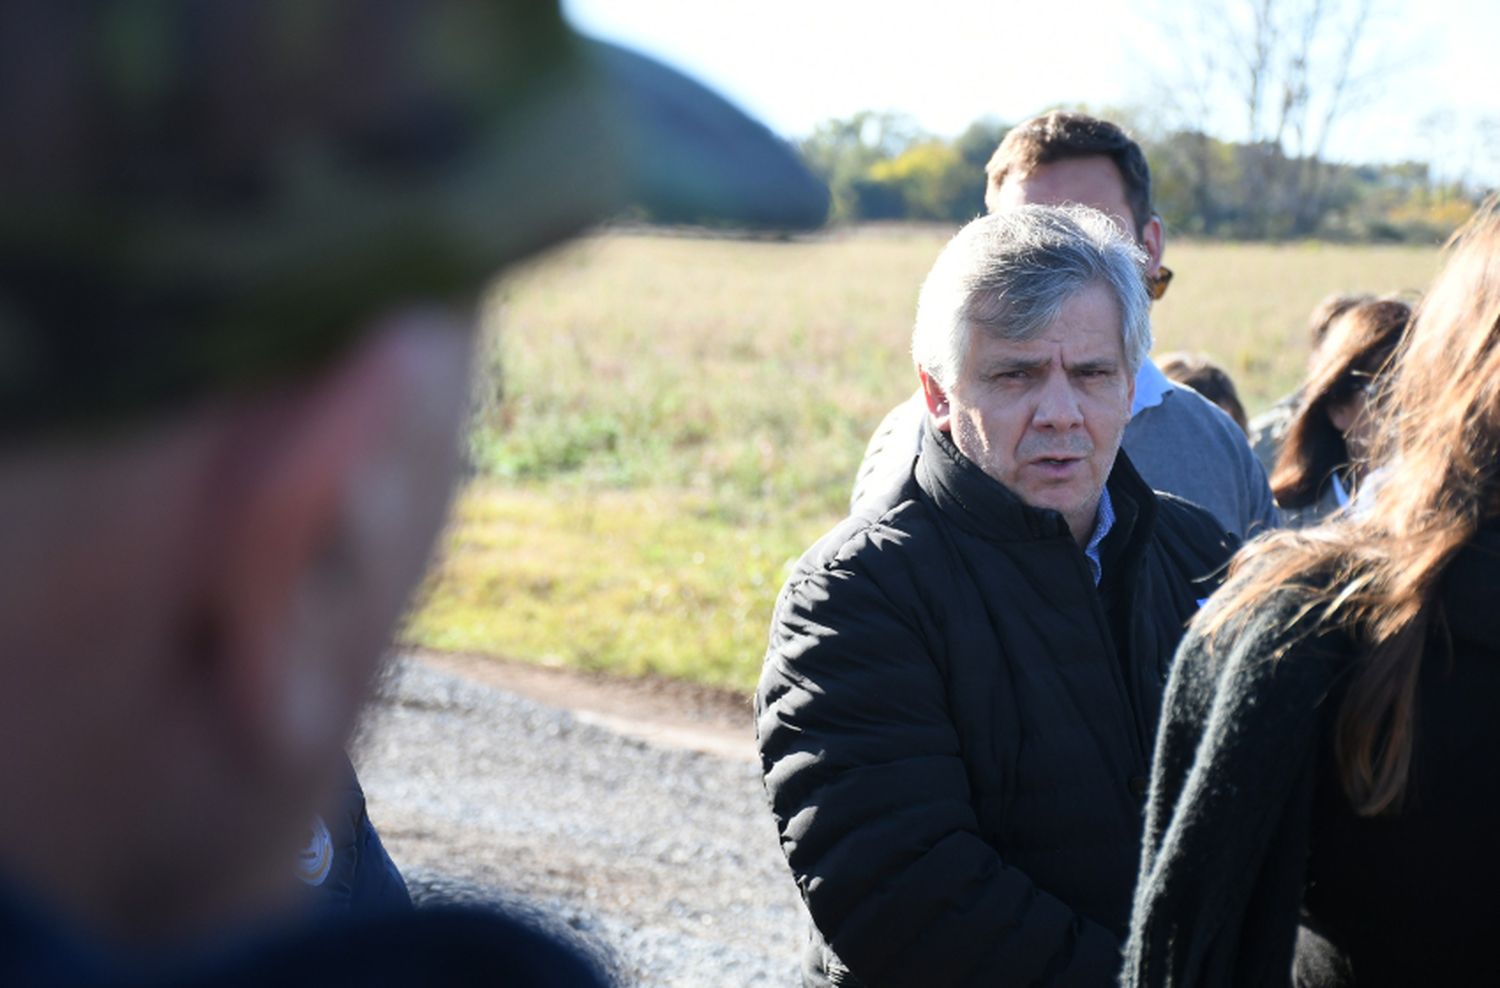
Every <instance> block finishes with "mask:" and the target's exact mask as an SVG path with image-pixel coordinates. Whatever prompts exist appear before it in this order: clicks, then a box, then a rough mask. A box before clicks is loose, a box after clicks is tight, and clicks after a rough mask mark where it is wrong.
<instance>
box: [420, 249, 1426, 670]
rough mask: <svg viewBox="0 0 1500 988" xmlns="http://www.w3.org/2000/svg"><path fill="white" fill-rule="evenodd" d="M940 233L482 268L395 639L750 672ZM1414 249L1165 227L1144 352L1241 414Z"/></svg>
mask: <svg viewBox="0 0 1500 988" xmlns="http://www.w3.org/2000/svg"><path fill="white" fill-rule="evenodd" d="M946 236H947V232H946V231H941V230H936V229H871V230H863V231H858V232H854V233H849V234H843V235H837V236H830V237H828V238H825V239H818V240H810V241H796V242H789V243H776V242H759V241H734V240H701V239H693V238H684V237H668V236H650V235H644V234H626V233H616V234H608V235H603V236H599V237H596V238H594V239H591V240H587V241H585V242H583V243H581V244H577V245H575V246H573V247H570V248H568V249H566V250H564V251H563V252H561V253H558V254H555V255H553V256H551V257H549V258H547V259H546V260H544V261H542V262H539V263H537V264H535V265H534V266H532V267H531V268H529V269H526V270H524V271H521V272H519V273H517V274H515V275H513V276H512V277H510V278H509V279H508V280H507V281H506V282H505V283H504V284H502V285H499V286H497V288H496V289H495V291H494V293H493V297H492V299H491V302H490V305H489V310H488V319H487V323H488V329H487V333H486V352H485V355H484V359H483V366H482V367H481V379H480V382H479V392H480V396H479V403H478V404H479V407H478V411H477V414H476V421H475V425H474V429H473V433H472V436H471V441H470V446H471V451H472V460H473V463H474V466H475V471H476V476H475V477H474V478H473V479H472V480H471V481H470V482H469V483H468V484H467V486H466V488H465V489H464V491H463V493H462V494H461V496H460V498H459V502H458V506H457V511H456V514H455V518H454V521H453V524H452V526H451V527H450V530H449V532H448V534H447V536H446V538H445V542H444V545H443V547H442V553H441V558H440V559H439V561H438V564H437V565H436V567H435V568H434V571H433V573H432V574H431V576H430V578H429V580H428V584H427V587H426V591H425V593H424V600H423V602H422V604H421V605H420V606H419V607H418V608H417V609H416V610H415V611H414V613H413V614H412V616H411V617H410V619H409V621H408V624H407V628H406V632H405V635H406V638H407V639H408V641H410V642H411V643H414V644H420V645H423V646H427V647H432V648H440V649H453V650H464V651H479V652H489V653H494V654H497V655H504V656H507V657H512V658H522V659H529V660H534V661H539V662H547V663H559V664H568V665H576V666H580V667H584V668H588V669H602V670H610V671H616V672H620V673H625V674H646V673H655V674H662V675H669V676H679V677H686V678H690V679H696V680H700V681H704V682H710V683H717V684H724V685H731V686H736V687H749V686H750V685H752V684H753V683H754V681H755V677H756V675H757V673H758V670H759V666H760V660H761V655H762V653H763V651H764V648H765V634H766V623H767V620H768V618H769V615H770V610H771V605H772V603H773V602H774V600H775V595H776V592H777V590H778V589H779V588H780V585H781V582H782V580H783V579H784V578H785V574H786V572H787V567H788V566H789V565H790V563H791V562H792V561H793V560H794V559H795V558H796V557H797V556H798V555H799V554H800V553H801V552H802V550H803V549H805V548H806V547H807V546H808V545H809V544H810V543H811V542H812V541H813V540H814V539H815V538H816V537H817V536H818V535H819V534H821V533H822V532H823V531H824V530H826V529H827V528H828V527H829V526H831V525H832V524H834V523H835V522H837V521H838V520H839V519H840V518H841V517H842V516H843V513H844V508H845V506H846V504H847V498H848V488H849V482H850V480H851V479H852V477H853V473H854V469H855V466H856V465H857V464H858V462H859V457H860V454H861V453H862V452H863V449H864V444H865V440H866V439H867V438H868V435H869V433H870V431H871V429H873V428H874V426H875V424H876V423H877V422H878V421H879V420H880V418H881V416H882V415H884V413H885V412H886V411H887V410H888V409H889V408H890V407H891V406H892V405H893V404H895V403H896V402H898V401H900V400H901V399H902V398H904V397H905V396H906V395H907V394H909V393H910V391H911V389H912V388H913V386H914V382H915V379H914V377H913V372H912V369H911V363H910V359H909V357H908V356H907V352H906V347H907V342H908V339H909V334H910V329H911V319H912V314H913V311H914V307H915V301H916V293H917V289H918V287H919V285H920V284H921V280H922V277H923V275H924V274H925V273H926V271H927V269H928V267H929V266H930V265H931V263H932V260H933V258H934V257H935V256H936V255H937V252H938V250H939V248H940V247H941V245H942V243H943V241H944V240H945V238H946ZM1437 260H1438V258H1437V252H1436V250H1433V249H1425V248H1409V247H1335V246H1329V245H1318V244H1310V245H1296V246H1259V245H1224V244H1184V243H1173V244H1171V245H1170V247H1169V250H1168V256H1167V263H1168V265H1169V266H1171V267H1172V268H1174V269H1175V271H1176V272H1177V277H1176V281H1175V282H1174V284H1173V285H1172V288H1171V291H1170V292H1169V293H1168V295H1167V297H1166V298H1165V299H1163V300H1162V301H1161V302H1160V303H1158V304H1157V306H1156V308H1155V313H1154V322H1155V327H1156V337H1157V341H1156V346H1155V352H1157V353H1161V352H1165V351H1167V350H1172V349H1193V350H1201V351H1203V352H1206V353H1207V354H1209V355H1210V356H1211V357H1213V358H1214V359H1216V360H1218V361H1219V362H1220V363H1222V364H1223V365H1224V366H1225V367H1227V368H1228V369H1229V371H1230V373H1231V374H1232V375H1233V376H1234V378H1235V380H1236V382H1237V383H1238V385H1239V388H1240V393H1241V397H1242V399H1243V400H1244V401H1245V404H1246V406H1247V408H1248V409H1249V410H1250V411H1251V412H1252V414H1253V413H1254V412H1255V411H1258V410H1260V409H1261V408H1264V407H1265V406H1266V405H1268V404H1269V403H1270V402H1271V401H1272V400H1274V399H1275V398H1276V397H1277V396H1278V395H1280V394H1282V393H1284V392H1286V391H1287V390H1289V389H1290V388H1291V387H1293V386H1295V384H1296V383H1297V380H1298V378H1299V376H1300V374H1301V372H1302V369H1303V366H1304V362H1305V359H1306V349H1305V344H1304V342H1303V328H1304V324H1305V321H1306V316H1307V313H1308V312H1309V311H1310V310H1311V309H1312V307H1313V305H1314V304H1316V302H1317V301H1318V300H1319V299H1320V298H1322V297H1323V296H1324V295H1326V294H1328V293H1329V292H1332V291H1355V290H1359V291H1373V292H1387V291H1397V290H1420V289H1421V288H1423V287H1424V286H1425V285H1426V283H1427V281H1428V280H1429V279H1430V278H1431V276H1432V274H1433V272H1434V271H1435V270H1436V266H1437Z"/></svg>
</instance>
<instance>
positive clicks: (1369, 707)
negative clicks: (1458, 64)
mask: <svg viewBox="0 0 1500 988" xmlns="http://www.w3.org/2000/svg"><path fill="white" fill-rule="evenodd" d="M1376 400H1377V402H1378V403H1379V407H1378V408H1376V409H1375V410H1374V411H1373V413H1372V416H1371V418H1372V421H1373V422H1374V423H1375V424H1376V426H1377V428H1376V429H1375V434H1374V436H1373V440H1372V443H1373V449H1372V454H1373V461H1374V462H1376V463H1379V464H1380V465H1381V470H1382V476H1381V484H1380V486H1379V489H1378V490H1377V491H1373V492H1371V493H1372V494H1373V496H1370V497H1366V498H1362V499H1361V506H1360V510H1358V511H1355V512H1351V513H1345V514H1341V515H1339V516H1338V517H1337V518H1336V519H1335V520H1334V521H1332V522H1330V523H1329V524H1326V525H1323V526H1319V527H1315V528H1310V529H1304V530H1301V531H1292V532H1279V533H1276V534H1273V535H1271V536H1269V537H1267V538H1264V539H1262V540H1260V541H1257V542H1253V543H1251V544H1250V545H1249V546H1248V547H1247V549H1246V550H1244V552H1243V553H1242V555H1241V556H1240V557H1239V558H1238V559H1237V561H1236V562H1235V564H1234V567H1233V570H1232V574H1231V579H1230V581H1229V583H1228V584H1227V585H1226V586H1225V587H1224V588H1223V589H1222V590H1221V591H1220V592H1219V593H1218V594H1216V595H1215V596H1214V597H1213V598H1212V600H1211V601H1210V602H1209V604H1208V606H1207V607H1206V608H1205V609H1204V610H1203V611H1201V612H1200V613H1199V615H1198V617H1197V618H1196V619H1195V621H1194V624H1193V626H1192V628H1191V629H1190V630H1189V633H1188V636H1187V638H1185V639H1184V641H1183V644H1182V647H1181V649H1180V651H1179V652H1178V657H1177V665H1176V667H1175V669H1174V671H1173V674H1172V680H1171V683H1170V685H1169V687H1168V691H1167V697H1166V701H1165V710H1164V713H1163V718H1162V724H1161V729H1160V733H1159V735H1158V738H1157V748H1156V763H1155V768H1154V775H1153V780H1152V784H1151V791H1150V796H1149V800H1148V805H1147V813H1146V838H1145V850H1144V854H1143V859H1142V866H1141V869H1142V870H1141V878H1140V884H1139V886H1138V888H1137V891H1136V908H1135V913H1134V916H1133V919H1132V928H1131V935H1130V941H1129V945H1128V948H1127V957H1126V965H1125V982H1126V983H1127V984H1132V985H1179V986H1180V985H1212V986H1227V985H1264V984H1287V983H1289V982H1290V981H1292V980H1293V979H1294V978H1295V981H1296V983H1298V984H1306V985H1323V986H1333V985H1353V984H1359V985H1369V984H1469V983H1479V982H1486V983H1488V982H1492V981H1494V980H1495V977H1494V972H1495V969H1496V968H1497V967H1500V963H1497V957H1496V955H1495V948H1494V946H1493V938H1494V931H1495V929H1496V928H1497V925H1500V853H1497V852H1496V835H1497V834H1500V717H1496V715H1495V712H1496V710H1497V708H1500V214H1497V209H1496V203H1495V202H1494V200H1492V201H1491V202H1489V203H1487V204H1486V206H1485V208H1483V209H1482V210H1481V211H1480V213H1479V215H1477V216H1476V217H1475V218H1474V219H1473V220H1471V221H1470V223H1469V224H1468V225H1467V226H1466V227H1465V228H1464V229H1463V230H1461V231H1460V232H1459V234H1457V235H1456V236H1455V239H1454V241H1453V242H1452V243H1450V255H1449V257H1448V260H1447V263H1446V265H1445V267H1444V270H1443V271H1442V273H1441V274H1440V275H1439V276H1438V279H1437V281H1436V283H1435V285H1434V286H1433V288H1432V291H1431V292H1430V293H1429V294H1428V296H1427V297H1426V299H1425V300H1424V301H1423V302H1422V303H1421V305H1420V306H1419V308H1418V311H1417V314H1416V318H1415V321H1414V323H1413V325H1412V327H1411V329H1410V330H1408V332H1407V336H1406V339H1405V341H1404V343H1403V344H1402V347H1401V349H1400V351H1399V353H1398V356H1397V359H1396V362H1395V366H1394V369H1393V371H1392V376H1391V380H1390V382H1389V385H1388V387H1387V388H1385V389H1382V391H1381V393H1380V394H1379V395H1377V399H1376ZM1476 972H1479V973H1476Z"/></svg>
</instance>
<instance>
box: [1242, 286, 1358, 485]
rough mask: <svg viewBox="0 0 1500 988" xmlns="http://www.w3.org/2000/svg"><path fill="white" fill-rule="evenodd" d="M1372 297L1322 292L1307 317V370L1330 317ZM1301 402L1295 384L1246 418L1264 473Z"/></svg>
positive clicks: (1273, 464)
mask: <svg viewBox="0 0 1500 988" xmlns="http://www.w3.org/2000/svg"><path fill="white" fill-rule="evenodd" d="M1373 301H1375V296H1373V295H1365V294H1355V293H1349V292H1338V293H1335V294H1333V295H1328V296H1326V297H1325V298H1324V299H1323V301H1321V302H1319V303H1318V304H1317V306H1316V307H1314V308H1313V310H1312V314H1311V315H1309V316H1308V317H1307V369H1308V372H1309V373H1311V371H1312V367H1313V364H1314V362H1316V361H1317V359H1318V348H1319V347H1321V346H1322V345H1323V339H1324V337H1326V336H1327V335H1328V327H1329V326H1331V325H1333V321H1334V320H1335V319H1337V318H1338V317H1339V316H1341V315H1343V314H1344V313H1345V312H1347V311H1349V310H1350V309H1351V308H1353V307H1354V306H1356V305H1359V304H1360V303H1361V302H1373ZM1301 402H1302V388H1301V387H1298V388H1297V390H1295V391H1293V392H1292V393H1291V394H1289V395H1285V396H1283V397H1281V398H1278V399H1277V400H1276V403H1275V404H1273V405H1272V406H1271V407H1270V408H1268V409H1266V410H1265V411H1264V412H1261V413H1260V414H1259V415H1257V416H1255V418H1253V419H1251V420H1250V426H1249V429H1248V430H1247V431H1248V432H1249V435H1250V449H1251V450H1252V451H1253V452H1254V453H1255V458H1256V459H1257V460H1259V461H1260V465H1261V466H1262V467H1264V468H1265V471H1266V476H1267V477H1269V476H1270V475H1271V471H1272V470H1275V469H1276V457H1277V456H1279V455H1280V454H1281V442H1282V440H1283V439H1285V438H1286V430H1287V428H1288V427H1289V426H1290V425H1291V424H1292V416H1293V415H1295V414H1296V413H1297V406H1298V405H1299V404H1301Z"/></svg>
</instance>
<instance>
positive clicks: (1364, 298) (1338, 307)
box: [1307, 292, 1375, 350]
mask: <svg viewBox="0 0 1500 988" xmlns="http://www.w3.org/2000/svg"><path fill="white" fill-rule="evenodd" d="M1373 301H1375V296H1374V295H1368V294H1363V293H1355V292H1335V293H1333V294H1332V295H1326V296H1324V298H1323V301H1321V302H1319V303H1318V304H1317V305H1315V306H1313V310H1312V312H1311V313H1309V314H1308V317H1307V342H1308V344H1309V345H1310V346H1311V347H1312V349H1314V350H1316V349H1318V347H1320V346H1322V345H1323V340H1324V339H1325V338H1326V337H1327V336H1328V327H1329V326H1332V325H1333V324H1334V321H1335V320H1337V319H1338V317H1339V316H1341V315H1343V314H1344V313H1346V312H1348V311H1349V310H1350V309H1352V308H1354V307H1355V306H1356V305H1359V304H1360V303H1362V302H1373Z"/></svg>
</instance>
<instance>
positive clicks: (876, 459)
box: [849, 391, 927, 512]
mask: <svg viewBox="0 0 1500 988" xmlns="http://www.w3.org/2000/svg"><path fill="white" fill-rule="evenodd" d="M926 419H927V406H926V404H925V403H924V402H923V400H922V392H921V391H917V392H915V393H914V394H912V395H911V396H910V397H909V398H907V399H906V400H905V401H903V402H902V403H901V404H899V405H897V406H896V407H895V408H892V409H891V410H890V411H889V412H887V413H886V415H885V418H883V419H881V420H880V424H879V425H877V426H876V427H875V431H874V432H873V433H872V434H871V435H870V441H869V442H868V443H867V444H866V445H865V455H864V458H863V459H861V460H860V463H859V469H858V470H856V471H855V474H854V488H853V490H852V491H851V492H850V494H849V510H850V511H851V512H858V511H860V509H862V508H866V507H871V506H880V505H889V504H891V503H893V500H892V496H891V495H892V492H894V491H896V490H897V489H898V488H899V487H900V485H901V482H902V480H903V479H905V477H906V476H907V475H908V474H909V473H910V472H911V465H912V463H914V462H915V461H916V459H917V454H918V453H919V452H921V449H922V424H923V423H924V422H925V421H926Z"/></svg>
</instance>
